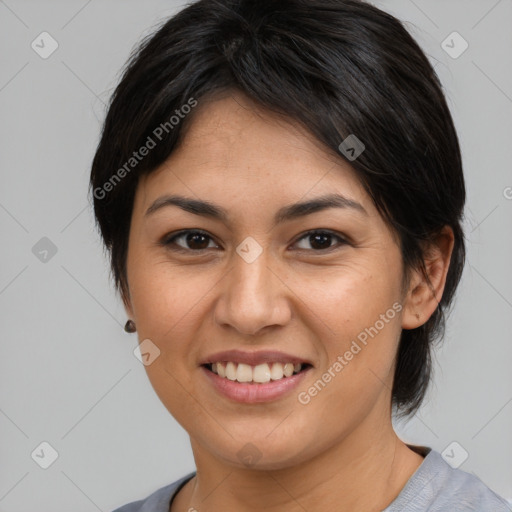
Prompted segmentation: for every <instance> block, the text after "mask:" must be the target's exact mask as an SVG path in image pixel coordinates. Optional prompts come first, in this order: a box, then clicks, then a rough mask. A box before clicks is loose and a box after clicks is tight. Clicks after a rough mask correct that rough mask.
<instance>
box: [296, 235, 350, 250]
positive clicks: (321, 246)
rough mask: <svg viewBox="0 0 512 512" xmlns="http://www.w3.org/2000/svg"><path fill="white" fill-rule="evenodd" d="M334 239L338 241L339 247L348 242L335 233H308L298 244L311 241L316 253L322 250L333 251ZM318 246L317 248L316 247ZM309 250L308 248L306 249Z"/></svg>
mask: <svg viewBox="0 0 512 512" xmlns="http://www.w3.org/2000/svg"><path fill="white" fill-rule="evenodd" d="M332 239H337V240H338V242H339V243H338V245H345V244H347V241H346V240H345V239H343V238H341V236H339V235H336V234H335V233H331V232H330V231H320V230H315V231H308V232H307V233H306V234H305V235H303V236H302V237H301V238H299V239H298V240H297V242H295V243H298V242H300V241H301V240H309V243H310V245H311V246H312V247H313V248H314V249H317V250H316V251H315V252H318V251H321V250H327V249H332V246H331V241H332ZM315 246H316V247H315ZM302 249H303V248H302ZM306 250H307V248H306Z"/></svg>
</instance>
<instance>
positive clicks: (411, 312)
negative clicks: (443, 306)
mask: <svg viewBox="0 0 512 512" xmlns="http://www.w3.org/2000/svg"><path fill="white" fill-rule="evenodd" d="M453 246H454V235H453V230H452V229H451V228H450V227H449V226H445V227H444V228H443V229H442V230H441V232H440V233H439V235H437V236H436V237H435V239H434V240H432V241H431V242H429V243H428V245H427V246H426V247H425V250H424V261H425V272H426V275H425V274H424V272H423V271H422V269H414V270H413V271H412V272H411V278H410V284H409V290H408V292H407V295H406V298H405V300H404V312H403V315H402V328H403V329H416V328H417V327H420V326H421V325H423V324H424V323H425V322H427V320H428V319H429V318H430V317H431V316H432V314H433V313H434V311H435V310H436V308H437V307H438V305H439V302H440V300H441V297H442V296H443V291H444V287H445V284H446V276H447V274H448V269H449V266H450V259H451V255H452V251H453ZM427 277H428V278H427Z"/></svg>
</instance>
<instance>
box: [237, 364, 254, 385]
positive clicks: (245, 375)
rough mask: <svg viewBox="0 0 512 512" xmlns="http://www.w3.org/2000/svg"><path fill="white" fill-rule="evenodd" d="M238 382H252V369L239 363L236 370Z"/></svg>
mask: <svg viewBox="0 0 512 512" xmlns="http://www.w3.org/2000/svg"><path fill="white" fill-rule="evenodd" d="M236 380H237V381H238V382H251V381H252V368H251V367H250V365H248V364H243V363H239V364H238V367H237V369H236Z"/></svg>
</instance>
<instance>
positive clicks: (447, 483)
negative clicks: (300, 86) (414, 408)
mask: <svg viewBox="0 0 512 512" xmlns="http://www.w3.org/2000/svg"><path fill="white" fill-rule="evenodd" d="M402 510H408V511H410V512H422V511H427V510H428V511H429V512H470V511H483V510H492V511H493V512H512V508H511V506H510V505H508V504H507V502H506V501H505V500H504V499H503V498H501V497H500V496H498V495H497V494H496V493H495V492H493V491H492V490H491V489H489V487H487V486H486V485H485V484H484V483H483V482H482V481H481V480H480V479H479V478H477V477H476V476H474V475H472V474H469V473H466V472H465V471H462V470H461V469H454V468H452V467H451V466H450V465H449V464H448V463H447V462H446V461H445V460H444V459H443V457H442V456H441V454H440V453H439V452H436V451H434V450H430V449H429V450H428V454H427V456H426V457H425V460H424V461H423V463H422V464H421V466H420V467H419V468H418V469H417V470H416V472H415V473H414V475H413V476H412V477H411V478H410V480H409V481H408V482H407V484H406V486H405V487H404V488H403V490H402V492H401V493H400V495H399V496H398V498H397V499H396V500H395V501H393V503H392V504H391V505H390V506H389V507H388V508H386V509H385V511H384V512H398V511H402Z"/></svg>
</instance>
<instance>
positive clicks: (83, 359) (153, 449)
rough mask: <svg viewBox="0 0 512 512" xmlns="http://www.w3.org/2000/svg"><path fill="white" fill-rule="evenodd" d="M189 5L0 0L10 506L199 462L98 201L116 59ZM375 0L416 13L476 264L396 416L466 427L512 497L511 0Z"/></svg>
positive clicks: (433, 432) (473, 448) (127, 482)
mask: <svg viewBox="0 0 512 512" xmlns="http://www.w3.org/2000/svg"><path fill="white" fill-rule="evenodd" d="M181 5H183V3H182V2H178V1H174V2H173V1H167V2H165V1H161V0H160V1H157V0H151V1H145V2H140V1H139V2H135V1H133V0H123V1H112V0H109V1H105V0H103V1H99V0H92V1H78V0H73V1H69V0H68V1H41V0H38V1H21V0H6V1H0V34H1V36H0V37H1V41H2V44H1V48H2V51H1V57H0V58H1V63H0V111H1V122H0V130H1V132H0V140H1V141H2V148H1V151H0V169H1V171H0V172H1V188H0V226H1V233H2V252H1V264H0V311H1V319H2V320H1V322H0V339H1V343H2V358H1V363H0V386H1V387H0V389H1V395H0V429H1V437H0V461H1V466H0V512H7V511H8V512H22V511H23V512H26V511H27V510H35V509H38V510H49V509H50V508H51V510H53V511H54V512H64V511H69V510H73V511H75V512H80V511H84V512H88V511H95V510H102V511H110V510H112V509H113V508H115V507H117V506H119V505H121V504H123V503H126V502H128V501H131V500H135V499H140V498H142V497H144V496H146V495H147V494H149V493H150V492H152V491H153V490H155V489H156V488H158V487H160V486H163V485H165V484H167V483H170V482H171V481H173V480H175V479H177V478H179V477H181V476H183V475H185V473H187V472H189V471H192V470H193V469H194V463H193V458H192V453H191V450H190V447H189V443H188V436H187V434H186V432H184V431H183V429H182V428H181V427H180V426H179V425H178V424H177V423H176V422H175V421H174V419H173V418H172V417H171V416H170V415H169V413H168V412H167V411H166V410H165V408H164V407H163V405H162V404H161V403H160V401H159V399H158V398H157V396H156V395H155V394H154V392H153V389H152V387H151V385H150V383H149V381H148V379H147V377H146V373H145V370H144V367H143V366H142V364H141V363H139V361H138V360H137V359H136V358H135V357H134V355H133V352H132V351H133V349H134V348H135V346H136V343H137V342H136V337H135V335H131V336H130V335H127V334H125V333H124V332H123V330H122V326H123V325H124V321H125V314H124V310H123V309H122V306H121V303H120V300H119V299H118V298H117V297H116V296H115V295H114V292H113V289H112V287H111V283H110V282H109V278H108V267H107V261H106V259H105V257H104V255H103V252H102V247H101V244H100V239H99V236H98V234H97V233H96V231H95V228H94V224H93V218H92V214H91V209H90V206H89V205H88V200H87V183H88V172H89V167H90V162H91V159H92V156H93V153H94V149H95V145H96V144H97V141H98V138H99V130H100V126H101V121H102V119H103V116H104V103H105V102H106V101H107V99H108V97H109V95H110V93H111V92H112V90H113V87H114V86H115V84H116V83H117V80H118V78H119V70H120V68H121V66H122V65H123V64H124V62H125V60H126V58H127V57H128V55H129V52H130V51H131V49H132V47H133V45H134V44H135V43H136V42H137V41H138V40H139V39H140V38H141V36H143V35H144V34H147V33H148V32H150V31H151V30H152V27H154V26H155V24H156V23H157V22H159V21H160V20H161V19H163V18H164V17H167V16H169V15H171V14H172V13H174V12H176V10H178V9H179V7H180V6H181ZM377 5H379V6H380V7H382V8H384V9H385V10H387V11H389V12H390V13H392V14H394V15H396V16H397V17H399V18H400V19H402V20H404V21H406V26H407V27H408V28H409V30H410V31H411V32H412V34H413V35H414V36H415V37H416V38H417V40H418V41H419V42H420V44H421V45H422V47H423V48H424V49H425V51H426V53H427V54H428V56H429V58H430V59H431V61H432V63H433V64H434V65H435V69H436V71H437V72H438V74H439V76H440V78H441V80H442V82H443V85H444V87H445V90H446V94H447V96H448V101H449V105H450V107H451V109H452V112H453V115H454V118H455V122H456V126H457V129H458V132H459V134H460V139H461V144H462V150H463V155H464V165H465V173H466V179H467V187H468V194H469V197H468V208H467V219H466V221H465V228H466V233H467V237H468V250H469V254H468V264H467V267H466V270H465V273H464V278H463V282H462V284H461V287H460V291H459V295H458V302H457V305H456V307H455V309H454V311H453V315H452V316H451V320H450V322H449V326H448V330H447V336H446V340H445V343H444V345H443V346H442V348H441V349H440V350H439V351H438V352H437V355H436V377H435V384H434V386H433V388H432V392H431V393H430V395H429V400H428V401H427V403H426V404H425V405H424V407H423V408H422V409H421V412H420V413H419V414H418V415H417V416H416V417H415V418H414V419H413V420H412V421H410V422H409V423H408V424H400V425H397V428H398V430H399V432H400V433H401V435H402V437H403V438H404V439H405V440H406V441H409V442H413V443H416V444H423V445H429V446H432V447H433V448H435V449H437V450H439V451H443V450H444V449H445V448H446V447H447V446H448V445H449V444H450V443H452V442H453V441H457V442H458V443H459V444H460V445H461V446H462V447H463V448H464V449H465V450H466V451H467V452H468V453H469V457H468V459H467V460H466V461H465V462H464V463H463V464H462V466H461V468H462V469H464V470H466V471H469V472H473V473H475V474H476V475H478V476H479V477H480V478H481V479H482V480H484V482H486V483H487V485H489V486H490V487H491V488H493V489H494V490H496V491H497V492H498V493H500V494H501V495H503V496H504V497H506V498H512V436H511V432H512V371H511V368H512V343H511V341H512V340H511V337H512V336H511V332H512V270H511V267H510V261H511V258H510V254H511V253H512V199H507V197H506V196H508V197H509V198H510V197H512V189H510V188H507V187H512V172H511V161H512V144H511V142H510V141H511V136H512V115H511V113H512V72H511V67H510V64H511V62H512V61H511V55H512V32H511V31H510V26H511V21H512V1H511V0H501V1H496V0H489V1H486V0H478V1H476V0H472V1H468V0H457V1H455V0H450V1H441V0H439V1H428V2H427V1H426V0H415V1H412V0H393V1H381V2H377ZM43 31H47V32H49V33H50V34H51V35H52V37H53V38H54V39H55V40H56V41H57V42H58V44H59V47H58V49H57V50H56V51H55V53H53V54H52V55H51V56H50V57H49V58H47V59H42V58H41V57H40V56H39V55H38V54H37V53H36V52H35V51H34V50H33V49H32V48H31V42H32V41H33V40H36V42H37V41H38V39H36V38H37V37H38V36H39V34H40V33H41V32H43ZM453 31H457V32H459V33H460V34H461V35H462V36H463V37H464V39H465V40H467V42H468V43H469V48H468V49H467V50H466V51H465V52H464V53H463V54H462V55H461V56H460V57H458V58H457V59H453V58H452V57H450V56H449V55H448V54H447V53H446V52H445V51H444V50H443V49H442V47H441V42H442V41H443V40H445V38H446V37H447V36H448V35H449V34H450V33H452V32H453ZM457 44H458V43H457ZM459 47H460V46H459ZM46 48H48V46H46ZM456 48H457V45H456ZM43 237H47V238H49V239H50V240H51V241H52V243H53V244H54V245H55V247H56V249H57V252H56V254H54V255H52V252H51V251H50V252H49V253H48V254H45V253H44V252H40V251H43V250H44V248H45V246H44V244H47V243H48V242H44V241H43V242H40V244H43V245H42V246H36V249H38V250H34V252H35V253H36V254H34V252H33V251H32V248H33V247H34V246H35V245H36V244H37V243H38V242H39V241H40V239H41V238H43ZM38 251H39V252H38ZM36 255H37V256H38V257H36ZM44 257H46V261H41V260H40V258H44ZM43 441H46V442H48V443H50V445H51V446H52V447H53V448H54V449H55V450H56V451H57V452H58V454H59V456H58V458H57V460H56V461H55V462H54V463H53V464H52V465H51V466H50V467H49V468H48V469H42V468H41V467H40V466H39V465H38V464H36V462H35V461H34V460H33V458H32V457H31V453H32V452H33V451H34V450H35V449H36V448H37V447H38V446H39V445H40V443H41V442H43ZM457 450H460V449H459V448H457ZM38 453H40V459H39V460H42V459H43V458H44V457H48V456H49V455H48V454H49V451H48V450H46V452H45V451H44V450H43V452H41V451H40V449H39V452H38ZM41 453H43V454H44V455H41ZM457 453H458V455H457V456H460V453H462V452H457ZM34 458H36V459H37V457H34Z"/></svg>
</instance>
